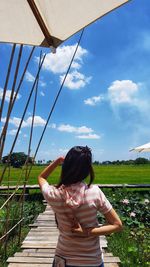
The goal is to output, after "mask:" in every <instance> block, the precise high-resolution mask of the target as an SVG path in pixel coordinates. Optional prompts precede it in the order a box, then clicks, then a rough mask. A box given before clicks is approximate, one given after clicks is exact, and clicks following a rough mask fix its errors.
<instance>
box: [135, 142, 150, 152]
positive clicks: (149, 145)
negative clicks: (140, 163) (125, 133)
mask: <svg viewBox="0 0 150 267" xmlns="http://www.w3.org/2000/svg"><path fill="white" fill-rule="evenodd" d="M130 151H135V152H150V143H147V144H144V145H142V146H137V147H135V148H133V149H131V150H130Z"/></svg>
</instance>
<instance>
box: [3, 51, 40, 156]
mask: <svg viewBox="0 0 150 267" xmlns="http://www.w3.org/2000/svg"><path fill="white" fill-rule="evenodd" d="M34 49H35V48H34V47H33V48H32V50H31V53H30V55H29V57H28V60H27V62H26V65H25V68H24V70H23V73H22V76H21V79H20V82H19V85H18V87H17V89H16V93H15V95H14V98H13V101H12V104H11V107H10V110H9V113H8V114H7V117H6V121H5V124H4V127H3V130H2V133H1V136H0V144H1V141H2V138H3V135H4V134H5V128H7V126H8V123H9V118H10V115H11V112H12V109H13V106H14V104H15V101H16V98H17V95H18V93H19V90H20V87H21V85H22V82H23V79H24V76H25V73H26V70H27V67H28V65H29V62H30V60H31V57H32V54H33V51H34ZM1 155H2V153H1ZM0 160H1V157H0Z"/></svg>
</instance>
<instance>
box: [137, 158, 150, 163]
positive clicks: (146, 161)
mask: <svg viewBox="0 0 150 267" xmlns="http://www.w3.org/2000/svg"><path fill="white" fill-rule="evenodd" d="M147 163H149V160H148V159H145V158H137V159H136V160H135V164H147Z"/></svg>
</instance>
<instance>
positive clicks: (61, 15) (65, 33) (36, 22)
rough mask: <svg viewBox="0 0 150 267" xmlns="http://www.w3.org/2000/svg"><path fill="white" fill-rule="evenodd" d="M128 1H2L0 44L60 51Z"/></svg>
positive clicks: (0, 9) (0, 7)
mask: <svg viewBox="0 0 150 267" xmlns="http://www.w3.org/2000/svg"><path fill="white" fill-rule="evenodd" d="M128 1H129V0H107V1H106V0H0V41H1V42H7V43H9V42H10V43H19V44H28V45H35V46H46V47H49V46H53V47H57V46H58V45H59V44H60V43H61V42H63V41H64V40H66V39H67V38H69V37H70V36H71V35H73V34H74V33H76V32H78V31H79V30H81V29H82V28H84V27H85V26H87V25H88V24H90V23H92V22H93V21H95V20H97V19H98V18H100V17H101V16H103V15H105V14H106V13H108V12H110V11H111V10H113V9H115V8H117V7H119V6H121V5H122V4H124V3H126V2H128Z"/></svg>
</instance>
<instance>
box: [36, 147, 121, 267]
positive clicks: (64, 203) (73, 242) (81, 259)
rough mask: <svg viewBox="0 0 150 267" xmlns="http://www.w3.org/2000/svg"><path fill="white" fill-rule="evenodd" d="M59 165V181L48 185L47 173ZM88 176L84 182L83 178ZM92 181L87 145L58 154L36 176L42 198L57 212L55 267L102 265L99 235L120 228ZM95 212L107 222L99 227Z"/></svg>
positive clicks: (107, 203)
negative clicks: (65, 153) (61, 155)
mask: <svg viewBox="0 0 150 267" xmlns="http://www.w3.org/2000/svg"><path fill="white" fill-rule="evenodd" d="M59 164H62V170H61V176H60V182H59V184H58V185H57V186H52V185H49V184H48V182H47V178H48V176H49V175H50V174H51V173H52V172H53V170H54V169H55V168H56V167H57V166H58V165H59ZM88 176H89V178H90V182H89V184H88V185H87V184H86V183H85V182H83V181H84V179H85V178H87V177H88ZM93 180H94V172H93V168H92V154H91V150H90V149H89V148H88V147H87V146H86V147H82V146H76V147H73V148H72V149H70V151H69V152H68V153H67V155H66V157H65V159H64V158H63V157H59V158H58V159H56V160H55V161H54V162H52V163H51V164H50V165H49V166H48V167H46V168H45V169H44V171H43V172H42V173H41V174H40V175H39V177H38V182H39V185H40V188H41V191H42V193H43V195H44V198H45V199H46V200H47V202H48V203H49V204H50V205H51V207H52V209H53V210H54V212H55V214H56V219H57V222H58V228H59V238H58V243H57V247H56V252H55V259H54V266H74V267H75V266H99V267H103V266H104V265H103V255H102V251H101V249H100V244H99V235H107V234H111V233H113V232H117V231H120V230H121V229H122V223H121V221H120V219H119V217H118V215H117V213H116V212H115V210H114V209H113V208H112V205H111V204H110V203H109V201H108V200H107V198H106V197H105V195H104V194H103V192H102V191H101V190H100V189H99V188H98V186H96V185H91V184H92V182H93ZM97 211H100V212H101V213H102V214H103V215H104V217H105V219H106V221H107V225H103V226H101V227H98V226H99V223H98V220H97Z"/></svg>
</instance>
